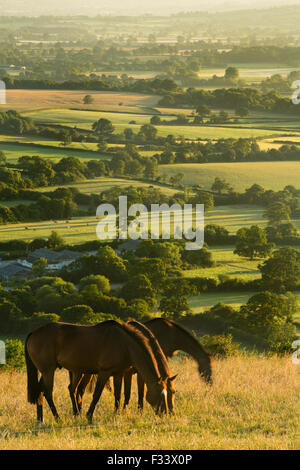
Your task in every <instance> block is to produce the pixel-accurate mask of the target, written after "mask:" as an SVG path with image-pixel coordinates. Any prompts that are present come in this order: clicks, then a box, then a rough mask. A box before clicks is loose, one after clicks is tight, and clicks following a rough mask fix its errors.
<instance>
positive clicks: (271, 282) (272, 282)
mask: <svg viewBox="0 0 300 470" xmlns="http://www.w3.org/2000/svg"><path fill="white" fill-rule="evenodd" d="M259 269H260V272H261V275H262V282H263V285H264V287H265V288H266V289H268V290H272V291H274V292H285V291H291V290H295V289H297V288H299V286H300V251H299V250H295V249H294V248H291V247H283V248H280V249H279V250H276V251H274V252H273V254H272V256H271V257H270V258H269V259H267V260H266V261H265V262H264V263H263V264H262V265H260V266H259Z"/></svg>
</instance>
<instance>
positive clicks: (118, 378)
mask: <svg viewBox="0 0 300 470" xmlns="http://www.w3.org/2000/svg"><path fill="white" fill-rule="evenodd" d="M122 380H123V374H117V375H114V395H115V411H117V410H118V409H119V406H120V400H121V389H122Z"/></svg>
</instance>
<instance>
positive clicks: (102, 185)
mask: <svg viewBox="0 0 300 470" xmlns="http://www.w3.org/2000/svg"><path fill="white" fill-rule="evenodd" d="M66 186H68V187H72V188H76V189H78V191H80V192H81V193H86V194H91V193H96V194H99V193H101V192H102V191H105V190H107V189H109V188H111V187H113V186H119V187H128V186H137V187H145V188H150V187H151V188H152V187H153V188H156V189H159V190H160V191H161V192H163V193H165V194H167V195H173V194H174V193H175V192H178V191H177V189H173V188H168V187H166V186H164V185H162V184H159V183H151V184H149V183H145V182H143V181H138V180H132V179H129V178H109V177H106V176H105V177H99V178H94V179H91V180H85V181H80V182H78V183H70V184H68V185H66ZM57 187H58V186H48V187H45V186H44V187H42V188H39V190H40V191H53V190H54V189H56V188H57ZM59 187H61V186H59Z"/></svg>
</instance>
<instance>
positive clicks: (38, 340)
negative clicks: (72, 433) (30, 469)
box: [25, 321, 168, 422]
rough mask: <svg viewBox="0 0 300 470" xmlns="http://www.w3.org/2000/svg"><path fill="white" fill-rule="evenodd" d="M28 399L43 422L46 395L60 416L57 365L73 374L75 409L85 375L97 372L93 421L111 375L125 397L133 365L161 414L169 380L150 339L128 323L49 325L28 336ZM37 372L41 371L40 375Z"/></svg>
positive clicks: (117, 390)
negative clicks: (124, 386)
mask: <svg viewBox="0 0 300 470" xmlns="http://www.w3.org/2000/svg"><path fill="white" fill-rule="evenodd" d="M25 358H26V367H27V392H28V401H29V402H30V403H33V404H36V405H37V419H38V421H40V422H42V421H43V395H44V396H45V398H46V400H47V402H48V404H49V407H50V409H51V411H52V413H53V416H54V417H55V418H58V417H59V416H58V413H57V410H56V407H55V404H54V401H53V384H54V373H55V370H56V369H57V368H65V369H67V370H68V371H69V372H71V378H72V380H71V383H70V385H69V392H70V396H71V400H72V404H73V409H74V412H75V411H77V412H78V407H77V399H76V393H77V388H78V385H79V384H80V382H81V380H82V378H83V376H84V374H88V375H92V374H97V375H98V378H97V382H96V387H95V391H94V394H93V399H92V402H91V404H90V407H89V409H88V412H87V418H88V419H89V421H90V422H91V421H92V417H93V413H94V409H95V407H96V404H97V402H98V400H99V398H100V396H101V393H102V390H103V388H104V386H105V384H106V382H107V380H108V379H109V377H110V376H113V377H114V386H115V397H117V398H116V400H117V401H118V402H119V401H120V395H121V384H122V378H123V376H124V374H125V372H126V371H127V370H128V369H129V368H130V367H134V368H135V369H136V371H137V372H138V374H139V375H140V376H141V377H142V378H143V380H144V381H145V383H146V385H147V394H146V400H147V401H148V402H149V403H150V405H151V406H152V407H153V408H154V409H155V411H156V412H157V413H159V412H161V413H168V403H167V385H166V380H163V379H162V378H161V376H160V372H159V369H158V365H157V362H156V359H155V356H154V353H153V350H152V349H151V348H150V347H149V344H148V342H147V341H146V340H145V337H144V336H143V335H142V334H141V333H140V332H139V331H138V330H137V329H136V328H134V327H132V326H130V325H128V324H126V325H125V324H122V325H121V324H119V323H117V322H115V321H107V322H103V323H99V324H98V325H94V326H79V325H72V324H69V323H50V324H48V325H45V326H43V327H41V328H38V329H37V330H35V331H34V332H32V333H31V334H29V335H28V337H27V339H26V343H25ZM38 371H40V373H41V377H40V379H39V378H38Z"/></svg>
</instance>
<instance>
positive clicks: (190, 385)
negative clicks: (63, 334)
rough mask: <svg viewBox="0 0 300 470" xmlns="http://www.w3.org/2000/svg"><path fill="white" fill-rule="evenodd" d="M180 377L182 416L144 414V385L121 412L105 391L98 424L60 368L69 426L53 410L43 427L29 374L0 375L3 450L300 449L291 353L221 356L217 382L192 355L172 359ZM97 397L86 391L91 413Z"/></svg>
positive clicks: (62, 407) (299, 393)
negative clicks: (74, 399)
mask: <svg viewBox="0 0 300 470" xmlns="http://www.w3.org/2000/svg"><path fill="white" fill-rule="evenodd" d="M170 364H171V369H172V372H174V373H177V372H178V373H179V375H178V378H177V379H176V390H177V394H176V403H175V406H176V414H175V416H173V417H167V418H162V419H161V418H159V417H157V416H156V415H155V414H154V413H153V411H152V409H150V406H149V405H148V404H146V406H145V410H144V412H143V413H142V414H141V413H139V412H138V411H137V406H136V405H137V397H136V390H135V388H136V386H135V380H134V391H133V397H132V401H131V403H130V406H129V409H128V411H127V412H123V411H120V412H119V413H118V414H114V412H113V396H112V395H111V393H110V392H108V391H104V392H103V395H102V397H101V401H100V402H99V404H98V406H97V408H96V411H95V418H94V423H93V426H92V427H88V426H87V422H86V419H85V417H84V416H83V417H82V418H78V419H77V420H75V419H74V418H73V417H72V414H71V402H70V398H69V395H68V391H67V373H66V371H58V372H57V373H56V382H55V391H54V397H55V402H56V404H57V408H58V410H59V412H60V414H61V418H62V420H61V423H59V424H56V423H55V422H54V421H53V418H52V416H51V415H50V411H49V409H48V408H47V407H45V413H44V415H45V425H44V427H43V428H41V429H37V426H36V424H35V407H34V406H32V405H29V404H28V403H27V402H26V377H25V372H2V373H0V449H2V450H6V449H24V450H25V449H26V450H29V449H116V450H118V449H130V450H135V449H152V450H156V449H168V450H169V449H172V450H178V449H181V450H184V449H186V450H196V449H251V450H252V449H253V450H254V449H263V450H265V449H278V450H279V449H280V450H285V449H297V448H299V446H300V435H299V429H300V428H299V424H300V423H299V417H300V401H299V397H300V381H299V371H300V367H299V366H296V365H294V364H293V363H292V361H291V358H290V357H287V358H275V357H272V358H266V357H263V356H250V357H249V356H248V357H242V356H241V357H234V358H228V359H226V360H217V361H216V362H215V367H214V385H213V386H212V387H211V388H210V387H209V386H207V385H205V384H204V383H203V382H202V381H200V380H199V376H198V373H197V370H196V366H195V363H194V362H192V361H191V360H189V359H182V358H181V359H173V360H171V361H170ZM90 400H91V396H90V395H86V397H85V403H84V405H85V406H84V410H85V411H86V409H87V406H88V404H89V402H90Z"/></svg>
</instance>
